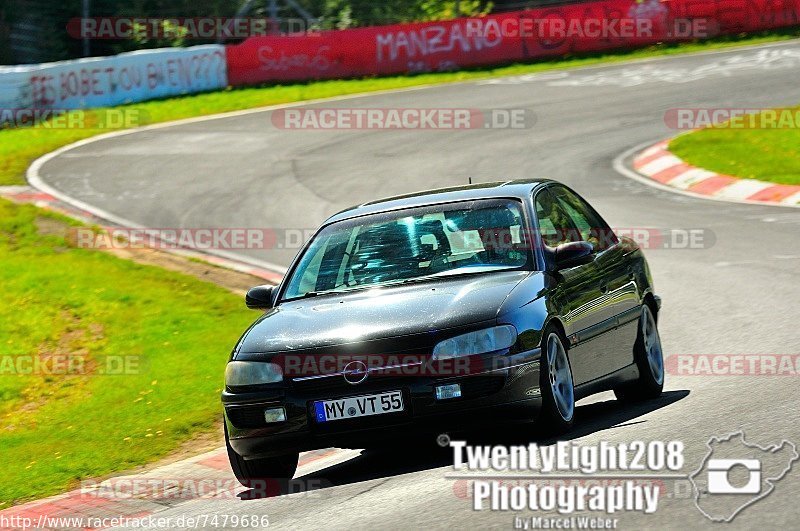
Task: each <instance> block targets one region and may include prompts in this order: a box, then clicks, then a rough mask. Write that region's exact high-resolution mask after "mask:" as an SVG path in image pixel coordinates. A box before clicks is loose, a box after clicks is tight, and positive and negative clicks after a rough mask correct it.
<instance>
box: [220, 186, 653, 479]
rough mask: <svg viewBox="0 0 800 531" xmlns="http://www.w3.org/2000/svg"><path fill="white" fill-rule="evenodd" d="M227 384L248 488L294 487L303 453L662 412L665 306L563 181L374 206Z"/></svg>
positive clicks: (328, 252) (303, 262) (233, 363)
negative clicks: (591, 401) (622, 405)
mask: <svg viewBox="0 0 800 531" xmlns="http://www.w3.org/2000/svg"><path fill="white" fill-rule="evenodd" d="M247 305H248V306H249V307H250V308H254V309H260V310H265V312H264V313H263V315H261V317H259V319H258V320H256V322H255V323H254V324H253V325H252V326H251V327H250V328H249V329H248V330H247V331H246V332H245V333H244V335H243V336H242V337H241V339H240V340H239V342H238V343H237V345H236V347H235V348H234V349H233V352H232V354H231V357H230V361H229V362H228V365H227V367H226V370H225V390H224V392H223V394H222V402H223V405H224V410H225V436H226V443H227V446H228V455H229V457H230V461H231V466H232V468H233V471H234V473H235V474H236V477H237V478H238V479H239V480H240V481H241V482H242V483H243V484H245V485H248V484H249V483H250V480H252V479H256V478H258V479H264V478H276V479H288V478H291V477H292V475H293V474H294V472H295V470H296V467H297V461H298V455H299V452H300V451H304V450H310V449H316V448H325V447H330V446H338V447H351V448H352V447H354V448H364V447H367V446H369V445H373V444H377V443H379V442H380V441H385V439H386V438H387V437H388V438H391V437H395V436H398V435H400V434H408V433H410V432H414V433H423V432H425V431H430V432H431V433H442V432H445V431H448V430H459V429H463V428H465V427H468V426H469V425H470V424H475V423H477V425H480V426H484V427H485V426H486V425H487V423H491V422H499V421H501V420H510V421H523V422H527V423H530V424H531V425H532V426H535V427H539V428H544V429H547V430H549V431H551V432H555V433H561V432H564V431H566V430H568V429H569V428H570V426H571V425H572V423H573V417H574V413H575V401H576V400H578V399H580V398H583V397H585V396H587V395H590V394H593V393H597V392H600V391H605V390H613V391H614V392H615V393H616V396H617V398H618V399H620V400H642V399H648V398H654V397H657V396H658V395H659V394H660V393H661V390H662V388H663V385H664V364H663V356H662V350H661V342H660V340H659V336H658V331H657V328H656V320H657V316H658V312H659V308H660V299H659V298H658V297H657V296H656V295H655V294H654V292H653V284H652V280H651V277H650V272H649V270H648V266H647V262H646V260H645V258H644V255H643V253H642V251H641V249H640V248H639V247H638V246H637V245H636V244H635V243H634V242H633V241H632V240H630V239H628V238H619V237H617V235H615V234H614V232H613V231H612V230H611V229H610V228H609V226H608V225H607V224H606V222H605V221H604V220H603V219H602V218H601V217H600V215H599V214H598V213H597V212H596V211H595V210H594V208H592V207H591V206H590V205H589V204H588V203H587V202H586V201H585V200H583V199H582V198H581V197H580V196H579V195H578V194H576V193H575V192H574V191H572V190H571V189H569V188H568V187H566V186H564V185H563V184H560V183H558V182H555V181H548V180H536V181H509V182H502V183H500V182H498V183H490V184H481V185H474V186H467V187H461V188H451V189H443V190H434V191H430V192H424V193H418V194H413V195H407V196H401V197H394V198H389V199H384V200H381V201H376V202H372V203H366V204H363V205H360V206H358V207H355V208H351V209H349V210H345V211H343V212H340V213H339V214H336V215H334V216H333V217H331V218H330V219H328V220H327V221H326V222H325V223H324V225H323V226H322V227H321V228H320V229H319V231H317V233H316V234H315V235H314V237H313V238H312V239H311V240H310V241H309V243H308V244H307V245H306V246H305V248H304V249H303V250H302V251H301V252H300V253H299V254H298V256H297V258H295V260H294V262H293V263H292V265H291V267H290V268H289V270H288V273H287V274H286V276H285V278H284V279H283V282H281V284H280V285H279V286H277V287H272V286H258V287H255V288H252V289H251V290H250V291H249V292H248V294H247Z"/></svg>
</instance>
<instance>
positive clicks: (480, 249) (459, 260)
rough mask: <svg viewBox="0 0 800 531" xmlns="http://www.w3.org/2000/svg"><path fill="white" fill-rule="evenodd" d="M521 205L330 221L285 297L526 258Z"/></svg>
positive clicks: (483, 268) (491, 267) (487, 203)
mask: <svg viewBox="0 0 800 531" xmlns="http://www.w3.org/2000/svg"><path fill="white" fill-rule="evenodd" d="M524 226H525V224H524V220H523V215H522V205H521V203H520V202H518V201H511V200H506V199H501V200H483V201H471V202H468V203H452V204H447V205H433V206H429V207H424V208H415V209H409V210H400V211H395V212H386V213H381V214H375V215H371V216H364V217H360V218H355V219H351V220H346V221H341V222H338V223H333V224H331V225H329V226H327V227H325V228H323V229H322V230H321V231H320V232H319V233H318V234H317V236H315V238H314V240H313V241H312V242H311V244H310V245H309V247H308V248H307V249H306V251H305V253H304V254H303V256H302V257H301V258H300V261H299V262H298V266H297V267H296V268H295V271H294V272H293V273H292V276H291V278H290V279H289V281H288V283H287V288H286V291H285V293H284V298H295V297H301V296H303V295H305V294H306V293H309V292H321V291H331V290H337V291H338V290H347V289H351V288H358V287H364V286H374V285H379V284H385V283H390V282H398V281H404V280H410V279H414V278H418V277H425V276H430V275H441V276H443V275H450V274H461V273H487V272H491V271H497V270H503V269H512V268H519V267H522V266H525V265H526V264H527V263H528V257H529V246H528V245H527V244H526V243H525V231H524V230H521V229H522V227H524Z"/></svg>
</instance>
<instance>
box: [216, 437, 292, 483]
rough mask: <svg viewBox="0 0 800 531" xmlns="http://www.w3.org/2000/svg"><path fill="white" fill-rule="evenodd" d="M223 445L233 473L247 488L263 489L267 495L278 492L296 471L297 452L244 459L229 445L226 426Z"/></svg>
mask: <svg viewBox="0 0 800 531" xmlns="http://www.w3.org/2000/svg"><path fill="white" fill-rule="evenodd" d="M225 446H226V448H227V450H228V460H229V461H230V463H231V470H233V475H234V476H236V479H237V480H239V483H241V484H242V485H244V486H245V487H247V488H250V489H254V490H259V491H264V492H265V493H266V494H269V495H274V494H280V493H281V492H283V490H284V489H285V487H286V485H287V484H288V482H289V480H291V479H292V477H293V476H294V473H295V471H297V462H298V460H299V458H300V453H299V452H292V453H289V454H286V455H281V456H276V457H268V458H264V459H244V458H243V457H242V456H240V455H239V454H237V453H236V451H235V450H234V449H233V448H232V447H231V443H230V441H229V439H228V428H227V426H226V427H225Z"/></svg>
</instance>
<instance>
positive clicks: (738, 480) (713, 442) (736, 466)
mask: <svg viewBox="0 0 800 531" xmlns="http://www.w3.org/2000/svg"><path fill="white" fill-rule="evenodd" d="M706 446H708V453H707V454H706V456H705V457H704V458H703V462H702V463H701V464H700V467H699V468H698V469H697V470H695V471H694V472H693V473H692V474H690V475H689V481H691V482H692V485H693V487H694V503H695V505H697V508H698V509H700V512H702V513H703V514H704V515H705V516H706V517H707V518H709V519H711V520H713V521H714V522H731V521H732V520H733V519H734V518H735V517H736V515H738V514H739V513H740V512H742V511H743V510H744V509H746V508H747V507H749V506H751V505H753V504H754V503H756V502H757V501H759V500H762V499H764V498H766V497H767V496H768V495H769V494H770V493H772V491H773V490H775V487H776V483H778V482H779V481H780V480H782V479H783V478H784V477H785V476H786V475H787V474H788V473H789V471H790V470H791V469H792V466H793V465H794V463H795V461H797V460H798V459H800V454H798V453H797V447H796V446H795V445H794V443H792V442H790V441H787V440H783V441H781V442H780V443H778V444H773V445H768V446H759V445H757V444H752V443H749V442H747V441H746V440H745V438H744V432H741V431H738V432H734V433H731V434H730V435H726V436H721V437H712V438H711V439H709V441H708V442H707V443H706Z"/></svg>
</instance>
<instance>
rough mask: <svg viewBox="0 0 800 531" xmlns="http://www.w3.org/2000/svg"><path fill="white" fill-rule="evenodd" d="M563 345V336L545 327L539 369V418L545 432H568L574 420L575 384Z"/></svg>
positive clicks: (564, 342)
mask: <svg viewBox="0 0 800 531" xmlns="http://www.w3.org/2000/svg"><path fill="white" fill-rule="evenodd" d="M566 345H567V342H566V340H565V339H564V337H563V335H562V334H561V333H560V332H559V331H558V330H557V329H556V328H555V327H548V328H547V329H546V330H545V333H544V334H543V336H542V357H541V362H540V369H539V387H540V389H541V392H542V410H541V413H540V415H539V420H540V422H541V423H542V425H543V429H544V431H545V432H546V433H547V434H549V435H558V434H562V433H565V432H567V431H569V430H570V429H571V428H572V425H573V422H574V419H575V386H574V381H573V379H572V368H571V367H570V364H569V353H568V350H567V347H566Z"/></svg>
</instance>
